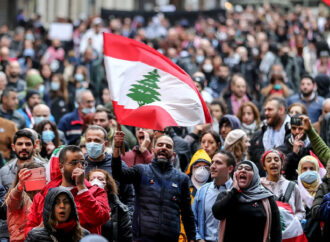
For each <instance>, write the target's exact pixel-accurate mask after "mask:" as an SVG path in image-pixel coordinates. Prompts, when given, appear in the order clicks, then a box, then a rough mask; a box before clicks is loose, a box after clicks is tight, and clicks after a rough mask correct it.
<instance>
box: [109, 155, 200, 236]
mask: <svg viewBox="0 0 330 242" xmlns="http://www.w3.org/2000/svg"><path fill="white" fill-rule="evenodd" d="M112 169H113V171H114V173H113V175H114V177H115V178H117V179H120V181H125V182H127V183H133V184H134V188H135V191H136V198H135V210H134V216H133V237H134V239H135V240H138V241H169V242H171V241H173V242H174V241H175V242H177V241H178V237H179V233H180V215H181V217H182V222H183V225H184V228H185V231H186V234H187V237H188V240H194V239H195V236H196V229H195V221H194V214H193V212H192V210H191V199H190V190H189V177H188V176H187V175H186V174H184V173H182V172H180V171H179V170H177V169H175V168H173V165H172V163H166V164H159V163H158V162H156V161H155V160H153V161H152V162H151V163H150V164H146V165H145V164H139V165H136V166H133V167H130V168H123V167H122V166H121V164H120V158H113V162H112Z"/></svg>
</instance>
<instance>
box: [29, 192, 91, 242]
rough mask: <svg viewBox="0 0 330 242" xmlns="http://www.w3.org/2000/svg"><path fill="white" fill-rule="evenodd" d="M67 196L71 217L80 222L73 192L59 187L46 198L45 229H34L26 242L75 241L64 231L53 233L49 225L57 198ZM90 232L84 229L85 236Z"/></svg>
mask: <svg viewBox="0 0 330 242" xmlns="http://www.w3.org/2000/svg"><path fill="white" fill-rule="evenodd" d="M63 193H64V194H66V195H67V196H68V197H69V199H70V202H71V216H70V217H72V218H73V219H75V220H76V221H77V222H79V218H78V212H77V207H76V204H75V202H74V198H73V196H72V194H71V192H70V191H69V190H67V189H65V188H62V187H57V188H56V189H51V190H50V191H49V192H48V194H47V196H46V198H45V206H44V209H43V221H45V222H44V227H43V228H39V227H38V228H34V229H33V230H31V231H30V232H29V234H28V236H27V237H26V240H25V241H26V242H32V241H43V242H48V241H49V242H54V241H59V242H60V241H61V242H66V241H67V242H69V241H73V239H72V233H71V232H69V233H64V231H63V230H61V231H60V230H58V231H55V232H53V231H52V227H51V225H50V224H49V217H50V216H51V214H52V211H53V208H54V204H55V201H56V198H57V197H58V196H59V195H60V194H63ZM88 234H89V232H88V231H87V230H86V229H83V236H86V235H88ZM74 242H78V241H74Z"/></svg>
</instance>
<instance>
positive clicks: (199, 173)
mask: <svg viewBox="0 0 330 242" xmlns="http://www.w3.org/2000/svg"><path fill="white" fill-rule="evenodd" d="M193 175H194V177H195V179H196V181H198V182H200V183H203V182H206V181H207V179H209V177H210V172H209V171H208V170H207V169H206V168H205V167H204V166H201V167H198V168H197V169H196V170H194V174H193Z"/></svg>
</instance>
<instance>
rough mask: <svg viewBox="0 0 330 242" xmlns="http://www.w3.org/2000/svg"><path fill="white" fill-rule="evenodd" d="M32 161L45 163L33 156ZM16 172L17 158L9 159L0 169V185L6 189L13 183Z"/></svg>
mask: <svg viewBox="0 0 330 242" xmlns="http://www.w3.org/2000/svg"><path fill="white" fill-rule="evenodd" d="M33 158H34V162H37V163H39V164H43V165H45V163H44V162H43V161H41V160H40V159H38V158H36V157H33ZM16 173H17V158H15V159H13V160H11V161H9V162H8V163H7V164H6V165H5V166H3V167H2V168H1V169H0V185H2V186H4V187H5V188H6V189H7V190H9V188H10V187H11V184H13V182H14V180H15V177H16Z"/></svg>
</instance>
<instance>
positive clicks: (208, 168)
mask: <svg viewBox="0 0 330 242" xmlns="http://www.w3.org/2000/svg"><path fill="white" fill-rule="evenodd" d="M199 167H204V168H205V169H206V170H208V171H210V167H209V166H203V165H197V166H194V169H198V168H199Z"/></svg>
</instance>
